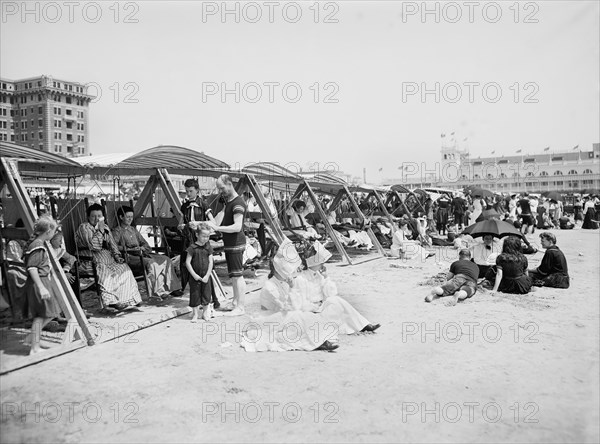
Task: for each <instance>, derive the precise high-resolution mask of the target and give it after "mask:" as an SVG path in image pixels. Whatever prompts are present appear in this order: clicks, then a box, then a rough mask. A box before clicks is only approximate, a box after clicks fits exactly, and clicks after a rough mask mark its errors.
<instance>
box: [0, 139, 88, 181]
mask: <svg viewBox="0 0 600 444" xmlns="http://www.w3.org/2000/svg"><path fill="white" fill-rule="evenodd" d="M0 155H1V156H2V157H3V158H4V159H7V160H15V161H16V162H17V163H18V168H19V173H20V174H21V176H23V177H33V178H40V177H45V178H57V177H65V176H73V175H76V174H77V171H79V170H80V169H81V166H80V165H79V164H78V163H77V162H74V161H73V160H72V159H68V158H66V157H63V156H59V155H57V154H53V153H49V152H46V151H40V150H38V149H35V148H30V147H27V146H23V145H18V144H16V143H12V142H0Z"/></svg>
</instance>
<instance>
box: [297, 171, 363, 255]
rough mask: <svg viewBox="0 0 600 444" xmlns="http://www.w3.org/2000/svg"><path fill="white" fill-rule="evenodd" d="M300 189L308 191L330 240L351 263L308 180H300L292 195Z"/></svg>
mask: <svg viewBox="0 0 600 444" xmlns="http://www.w3.org/2000/svg"><path fill="white" fill-rule="evenodd" d="M302 187H304V188H302ZM301 189H302V191H306V192H307V193H308V197H309V198H310V200H311V201H312V203H313V205H314V206H315V209H316V210H317V212H318V213H319V216H320V217H321V220H322V221H323V225H325V229H326V230H327V233H329V236H330V237H331V240H332V241H333V243H334V244H335V247H336V248H337V250H338V251H339V252H340V254H341V255H342V257H343V258H345V259H346V261H347V262H348V263H349V264H350V265H353V264H352V260H351V259H350V256H348V253H347V252H346V250H345V249H344V247H343V246H342V244H341V243H340V240H339V239H338V237H337V234H336V233H335V231H334V229H333V227H332V226H331V224H330V223H329V220H328V219H327V215H326V214H325V212H324V211H323V208H321V204H320V203H319V199H317V196H316V195H315V193H314V191H313V190H312V188H311V187H310V185H309V184H308V182H307V181H306V180H304V181H302V183H301V184H300V186H299V187H298V189H297V190H296V193H295V194H294V196H295V195H296V194H298V192H299V191H300V190H301ZM300 194H302V192H300V193H299V194H298V196H299V195H300Z"/></svg>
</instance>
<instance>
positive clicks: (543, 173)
mask: <svg viewBox="0 0 600 444" xmlns="http://www.w3.org/2000/svg"><path fill="white" fill-rule="evenodd" d="M547 175H548V171H542V172H541V173H540V176H547Z"/></svg>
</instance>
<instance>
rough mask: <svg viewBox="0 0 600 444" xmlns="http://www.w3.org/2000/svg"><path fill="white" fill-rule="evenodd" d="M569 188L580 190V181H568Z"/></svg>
mask: <svg viewBox="0 0 600 444" xmlns="http://www.w3.org/2000/svg"><path fill="white" fill-rule="evenodd" d="M567 186H568V187H569V188H579V181H578V180H569V181H567Z"/></svg>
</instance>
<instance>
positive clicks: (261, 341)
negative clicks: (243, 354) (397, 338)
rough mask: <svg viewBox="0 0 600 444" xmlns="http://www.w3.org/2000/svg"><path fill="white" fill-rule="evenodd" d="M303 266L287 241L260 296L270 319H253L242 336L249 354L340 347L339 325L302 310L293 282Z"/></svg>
mask: <svg viewBox="0 0 600 444" xmlns="http://www.w3.org/2000/svg"><path fill="white" fill-rule="evenodd" d="M301 263H302V262H301V260H300V257H299V256H298V252H297V251H296V249H295V248H294V245H293V244H292V242H291V241H290V240H289V239H286V240H285V241H284V242H283V243H282V244H281V246H280V247H279V250H278V251H277V254H276V255H275V257H274V258H273V259H272V261H271V274H270V275H269V280H268V281H267V282H266V283H265V285H264V286H263V289H262V291H261V294H260V301H261V305H262V306H263V308H264V309H265V310H266V313H267V315H266V316H261V317H257V318H253V319H252V321H251V322H250V323H249V324H248V325H247V327H246V328H245V329H244V331H243V333H242V341H241V345H242V347H244V349H245V350H246V351H248V352H259V351H292V350H303V351H312V350H326V351H333V350H335V349H337V348H338V347H339V345H338V344H336V343H335V342H337V326H336V324H335V323H333V322H331V321H330V320H328V319H327V318H326V317H325V316H324V315H323V314H321V313H308V312H304V311H302V310H301V306H302V302H303V301H302V298H301V297H300V295H299V293H298V292H297V291H295V289H294V281H293V278H294V275H295V274H296V273H297V270H298V267H299V266H300V265H301Z"/></svg>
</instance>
